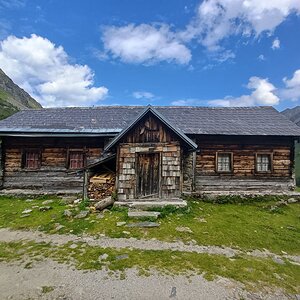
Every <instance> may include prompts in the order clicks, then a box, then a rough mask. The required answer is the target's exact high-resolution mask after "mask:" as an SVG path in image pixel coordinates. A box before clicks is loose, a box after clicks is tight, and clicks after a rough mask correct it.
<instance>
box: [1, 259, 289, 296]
mask: <svg viewBox="0 0 300 300" xmlns="http://www.w3.org/2000/svg"><path fill="white" fill-rule="evenodd" d="M43 287H44V292H43ZM45 287H47V289H48V292H47V293H45ZM0 295H1V299H10V300H23V299H24V300H25V299H34V300H36V299H42V300H46V299H47V300H50V299H53V300H54V299H55V300H58V299H60V300H96V299H97V300H102V299H105V300H106V299H117V300H118V299H122V300H126V299H128V300H148V299H149V300H156V299H159V300H164V299H169V300H170V299H171V300H172V299H174V300H175V299H184V300H188V299H190V300H221V299H227V300H229V299H249V300H253V299H257V300H259V299H266V300H268V299H272V300H279V299H280V300H285V299H289V298H288V297H286V296H285V295H284V294H281V293H277V294H274V293H273V294H272V295H268V294H262V293H259V294H253V293H252V294H250V293H249V292H247V291H245V290H243V288H242V286H241V285H240V284H239V283H236V282H232V281H230V280H228V279H225V278H219V279H217V280H214V281H207V280H205V279H204V278H203V277H202V276H200V275H194V276H191V277H189V278H187V277H185V276H167V275H160V274H158V273H156V272H152V274H151V275H150V276H148V277H145V276H139V275H138V274H137V272H136V270H134V269H130V270H128V271H127V272H126V278H125V279H123V280H121V279H119V278H117V277H115V276H111V275H109V274H108V273H107V271H105V270H100V271H91V272H83V271H79V270H76V269H74V268H71V267H70V266H67V265H65V264H58V263H56V262H53V261H51V260H48V259H47V260H44V261H41V262H35V263H34V264H33V266H32V268H31V269H26V268H24V263H23V265H22V264H21V265H18V264H16V263H13V264H6V263H0Z"/></svg>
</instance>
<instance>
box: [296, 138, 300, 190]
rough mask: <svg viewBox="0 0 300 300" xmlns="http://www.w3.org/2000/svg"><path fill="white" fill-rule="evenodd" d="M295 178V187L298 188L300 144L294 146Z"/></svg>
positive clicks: (299, 182)
mask: <svg viewBox="0 0 300 300" xmlns="http://www.w3.org/2000/svg"><path fill="white" fill-rule="evenodd" d="M295 177H296V184H297V186H300V143H296V144H295ZM298 191H299V187H298Z"/></svg>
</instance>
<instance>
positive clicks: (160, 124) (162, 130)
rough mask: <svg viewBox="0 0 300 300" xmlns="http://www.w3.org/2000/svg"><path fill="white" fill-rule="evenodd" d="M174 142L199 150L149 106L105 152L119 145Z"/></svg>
mask: <svg viewBox="0 0 300 300" xmlns="http://www.w3.org/2000/svg"><path fill="white" fill-rule="evenodd" d="M172 141H180V142H183V143H184V144H186V145H187V146H188V147H189V148H192V149H196V148H197V145H196V144H195V143H194V142H193V141H192V140H191V139H190V138H189V137H187V136H186V135H185V134H184V133H182V132H181V131H180V130H179V129H177V128H175V127H174V126H173V125H172V124H170V122H169V121H168V120H166V118H165V117H164V116H162V115H161V114H159V113H158V112H157V111H156V110H155V109H153V108H152V107H151V106H148V107H147V108H146V109H145V110H144V111H143V112H142V113H141V114H140V115H139V116H138V117H137V118H136V119H135V120H133V121H132V122H131V124H129V125H128V126H127V127H126V128H125V129H124V130H123V131H122V132H121V133H120V134H119V135H117V136H116V137H115V138H114V139H113V140H112V141H111V143H109V144H108V145H107V146H106V147H105V151H108V150H109V149H111V148H112V147H113V146H115V145H116V144H117V143H158V142H160V143H166V142H172Z"/></svg>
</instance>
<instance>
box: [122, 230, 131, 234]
mask: <svg viewBox="0 0 300 300" xmlns="http://www.w3.org/2000/svg"><path fill="white" fill-rule="evenodd" d="M122 232H123V233H124V234H130V232H129V231H125V230H124V231H122Z"/></svg>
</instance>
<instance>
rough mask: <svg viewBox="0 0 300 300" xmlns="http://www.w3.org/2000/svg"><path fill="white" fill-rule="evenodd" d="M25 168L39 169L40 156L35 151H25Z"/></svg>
mask: <svg viewBox="0 0 300 300" xmlns="http://www.w3.org/2000/svg"><path fill="white" fill-rule="evenodd" d="M25 159H26V161H25V167H26V168H27V169H39V168H40V154H39V152H37V151H27V152H26V153H25Z"/></svg>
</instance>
